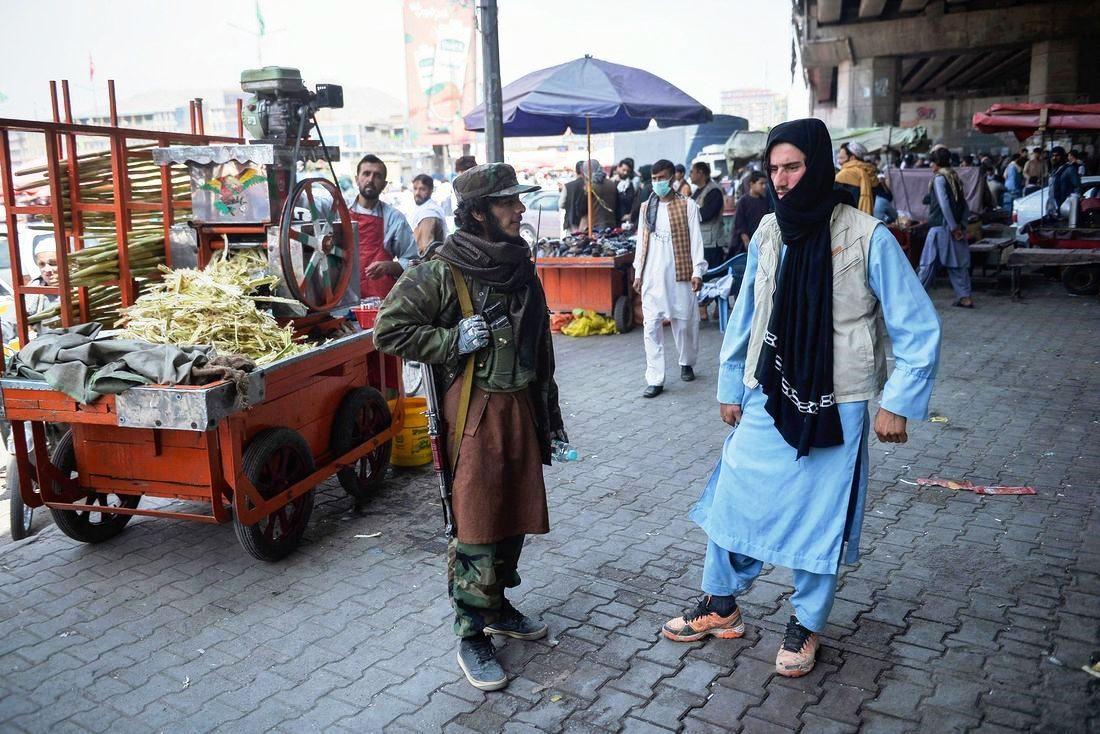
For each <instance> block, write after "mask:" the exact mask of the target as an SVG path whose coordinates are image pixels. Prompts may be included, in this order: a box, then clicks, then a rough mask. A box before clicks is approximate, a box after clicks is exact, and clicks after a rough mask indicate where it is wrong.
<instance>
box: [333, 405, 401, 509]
mask: <svg viewBox="0 0 1100 734" xmlns="http://www.w3.org/2000/svg"><path fill="white" fill-rule="evenodd" d="M364 408H366V409H368V410H372V411H378V412H380V413H381V414H382V415H383V416H384V418H383V420H380V421H379V422H378V425H376V426H373V428H374V429H375V430H374V432H373V433H371V435H369V436H363V435H360V434H361V430H360V428H359V416H360V413H361V412H362V410H363V409H364ZM391 425H393V416H391V415H390V406H389V404H388V403H387V402H386V398H385V397H383V396H382V393H380V392H378V391H377V390H375V389H374V388H373V387H357V388H355V389H354V390H351V391H349V392H348V394H347V395H345V396H344V399H343V401H341V403H340V407H339V408H338V409H337V410H336V416H335V417H334V418H333V419H332V432H331V434H330V437H329V450H330V451H331V452H332V455H333V457H336V456H341V455H343V454H346V453H347V452H349V451H351V450H352V449H353V448H355V447H356V446H359V445H360V444H362V443H363V442H365V441H367V440H368V439H370V438H372V437H373V436H377V435H378V434H379V433H381V432H382V431H385V430H386V429H387V428H389V427H390V426H391ZM392 452H393V441H392V440H390V441H386V443H384V444H382V445H381V446H379V447H378V448H376V449H374V451H371V452H370V453H368V454H367V455H366V456H364V457H363V458H361V459H360V460H359V461H358V462H356V465H355V467H346V468H344V469H341V470H340V471H338V472H336V478H337V479H338V480H339V482H340V486H342V487H343V488H344V491H345V492H347V493H348V494H349V495H351V498H352V499H354V500H355V501H356V502H357V503H359V502H365V501H366V500H367V499H369V498H370V496H371V495H373V494H374V493H375V491H376V490H377V489H378V487H379V485H381V483H382V481H383V480H384V479H385V477H386V467H387V466H389V463H390V455H391V454H392ZM363 462H369V464H370V467H371V472H370V475H369V476H368V477H367V478H366V480H362V479H360V477H359V471H358V470H359V468H360V467H362V465H363Z"/></svg>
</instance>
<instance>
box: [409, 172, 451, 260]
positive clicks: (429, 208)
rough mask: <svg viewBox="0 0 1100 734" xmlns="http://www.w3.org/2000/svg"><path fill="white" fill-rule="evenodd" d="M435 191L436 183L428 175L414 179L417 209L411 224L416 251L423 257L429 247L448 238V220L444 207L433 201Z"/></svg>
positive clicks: (414, 196) (414, 197)
mask: <svg viewBox="0 0 1100 734" xmlns="http://www.w3.org/2000/svg"><path fill="white" fill-rule="evenodd" d="M434 189H435V181H433V180H432V177H431V176H429V175H428V174H426V173H422V174H420V175H419V176H417V177H416V178H414V179H413V202H414V203H415V204H416V209H414V210H413V215H412V221H411V222H410V224H411V225H412V228H413V236H414V237H416V249H417V251H418V252H419V253H420V254H421V255H423V254H424V251H425V250H427V249H428V245H430V244H432V243H433V242H442V241H443V240H444V239H446V238H447V224H446V220H447V218H446V216H444V214H443V207H441V206H440V205H439V204H438V203H437V202H436V201H434V200H433V199H432V191H433V190H434Z"/></svg>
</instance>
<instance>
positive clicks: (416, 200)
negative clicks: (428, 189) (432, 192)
mask: <svg viewBox="0 0 1100 734" xmlns="http://www.w3.org/2000/svg"><path fill="white" fill-rule="evenodd" d="M430 198H432V197H430V196H425V197H424V198H423V199H421V198H420V197H419V196H414V197H413V201H415V202H416V205H417V206H421V205H423V204H424V203H425V202H426V201H428V199H430Z"/></svg>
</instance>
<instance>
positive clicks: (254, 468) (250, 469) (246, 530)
mask: <svg viewBox="0 0 1100 734" xmlns="http://www.w3.org/2000/svg"><path fill="white" fill-rule="evenodd" d="M282 449H288V450H290V451H292V452H294V453H295V454H296V455H297V459H298V462H299V467H298V468H297V470H296V471H294V472H292V473H291V476H290V478H289V479H287V480H286V481H285V482H280V484H278V485H275V486H265V485H268V482H267V481H266V480H265V476H264V469H265V467H267V465H268V463H269V462H270V461H271V458H272V457H273V456H274V455H275V453H276V452H277V451H280V450H282ZM241 464H242V468H243V470H244V475H245V476H246V477H248V481H249V482H251V483H252V486H254V487H255V488H256V490H257V491H258V492H259V493H260V496H261V497H264V498H265V499H266V498H268V497H271V496H273V495H275V494H277V493H279V492H281V491H283V490H284V489H286V488H287V487H289V486H290V485H291V484H294V483H295V482H296V481H298V480H300V479H302V478H303V477H306V476H308V475H310V474H312V473H313V468H314V467H313V454H312V453H311V452H310V450H309V444H308V443H306V440H305V439H304V438H302V436H301V434H300V433H298V432H297V431H295V430H292V429H290V428H268V429H267V430H264V431H260V432H259V433H257V434H256V435H255V436H253V437H252V440H251V441H249V442H248V447H247V448H246V449H245V450H244V456H243V457H242V459H241ZM292 506H297V513H296V514H295V515H294V517H293V519H292V521H291V527H290V530H289V531H288V532H286V533H285V534H283V535H282V536H281V537H279V538H276V539H270V540H269V539H268V538H266V537H264V523H265V522H275V521H276V520H275V516H273V515H272V516H268V517H266V518H261V519H260V520H259V521H257V522H256V523H255V524H253V525H245V524H244V523H242V522H241V521H240V520H239V519H238V517H237V513H235V512H234V513H233V531H234V532H235V533H236V534H237V540H238V541H240V544H241V546H243V547H244V549H245V550H246V551H248V552H249V554H250V555H251V556H252V557H253V558H258V559H259V560H261V561H269V562H274V561H280V560H282V559H283V558H286V557H287V556H288V555H290V554H291V553H292V552H293V551H294V549H295V548H297V547H298V544H299V543H300V542H301V540H302V534H303V533H305V531H306V527H307V526H308V525H309V517H310V515H312V514H313V489H310V490H309V491H308V492H306V493H305V494H303V495H301V496H299V497H298V498H297V499H295V500H293V501H291V502H289V503H287V505H286V506H285V507H284V508H283V509H285V508H286V507H292Z"/></svg>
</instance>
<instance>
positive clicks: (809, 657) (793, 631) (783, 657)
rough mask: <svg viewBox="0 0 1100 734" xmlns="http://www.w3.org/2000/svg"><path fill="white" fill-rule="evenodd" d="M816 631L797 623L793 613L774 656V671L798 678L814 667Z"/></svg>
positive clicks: (816, 643) (816, 644)
mask: <svg viewBox="0 0 1100 734" xmlns="http://www.w3.org/2000/svg"><path fill="white" fill-rule="evenodd" d="M817 647H818V642H817V633H816V632H811V631H810V630H808V629H806V628H805V627H803V626H802V625H800V624H799V623H798V618H797V617H795V616H794V615H793V614H792V615H791V621H790V622H787V634H786V635H784V637H783V645H782V646H780V648H779V654H778V655H776V656H775V672H776V673H779V674H780V675H782V676H786V677H787V678H798V677H801V676H803V675H806V674H807V673H809V672H810V671H811V670H813V669H814V662H815V661H816V660H817Z"/></svg>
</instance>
